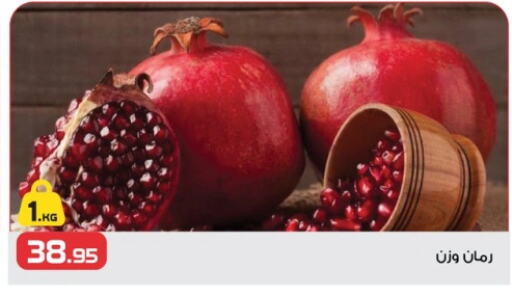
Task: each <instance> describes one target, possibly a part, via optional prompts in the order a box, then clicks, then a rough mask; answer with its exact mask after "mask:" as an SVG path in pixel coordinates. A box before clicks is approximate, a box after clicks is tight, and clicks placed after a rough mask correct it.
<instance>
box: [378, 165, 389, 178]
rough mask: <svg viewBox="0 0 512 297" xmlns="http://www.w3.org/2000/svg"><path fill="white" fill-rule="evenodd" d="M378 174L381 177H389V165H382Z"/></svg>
mask: <svg viewBox="0 0 512 297" xmlns="http://www.w3.org/2000/svg"><path fill="white" fill-rule="evenodd" d="M380 175H381V177H382V178H390V177H391V169H389V166H386V165H382V167H381V169H380Z"/></svg>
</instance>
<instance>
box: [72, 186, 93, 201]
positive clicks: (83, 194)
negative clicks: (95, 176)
mask: <svg viewBox="0 0 512 297" xmlns="http://www.w3.org/2000/svg"><path fill="white" fill-rule="evenodd" d="M74 193H75V196H76V197H77V198H78V199H80V200H82V201H85V200H88V199H90V198H91V197H92V192H91V190H89V189H88V188H86V187H84V186H77V187H76V188H75V190H74Z"/></svg>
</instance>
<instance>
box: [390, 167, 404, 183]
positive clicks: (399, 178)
mask: <svg viewBox="0 0 512 297" xmlns="http://www.w3.org/2000/svg"><path fill="white" fill-rule="evenodd" d="M392 175H393V179H394V180H395V181H396V182H397V183H401V182H402V179H403V175H402V172H401V171H398V170H395V171H393V173H392Z"/></svg>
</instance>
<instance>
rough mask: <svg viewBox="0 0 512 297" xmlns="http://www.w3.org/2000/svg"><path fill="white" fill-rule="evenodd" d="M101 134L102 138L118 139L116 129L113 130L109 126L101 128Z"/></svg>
mask: <svg viewBox="0 0 512 297" xmlns="http://www.w3.org/2000/svg"><path fill="white" fill-rule="evenodd" d="M100 136H101V138H104V139H106V140H109V141H112V140H114V139H116V137H117V133H116V132H115V131H114V130H111V129H110V128H109V127H103V128H102V129H101V130H100Z"/></svg>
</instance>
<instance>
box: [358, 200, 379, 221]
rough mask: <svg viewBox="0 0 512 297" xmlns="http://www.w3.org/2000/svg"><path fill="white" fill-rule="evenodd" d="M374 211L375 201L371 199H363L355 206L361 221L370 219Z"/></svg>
mask: <svg viewBox="0 0 512 297" xmlns="http://www.w3.org/2000/svg"><path fill="white" fill-rule="evenodd" d="M374 212H375V203H374V202H373V200H370V199H368V200H365V201H363V202H362V203H361V204H360V205H359V206H358V207H357V218H358V219H359V221H361V222H367V221H369V220H371V218H372V217H373V216H374Z"/></svg>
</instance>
